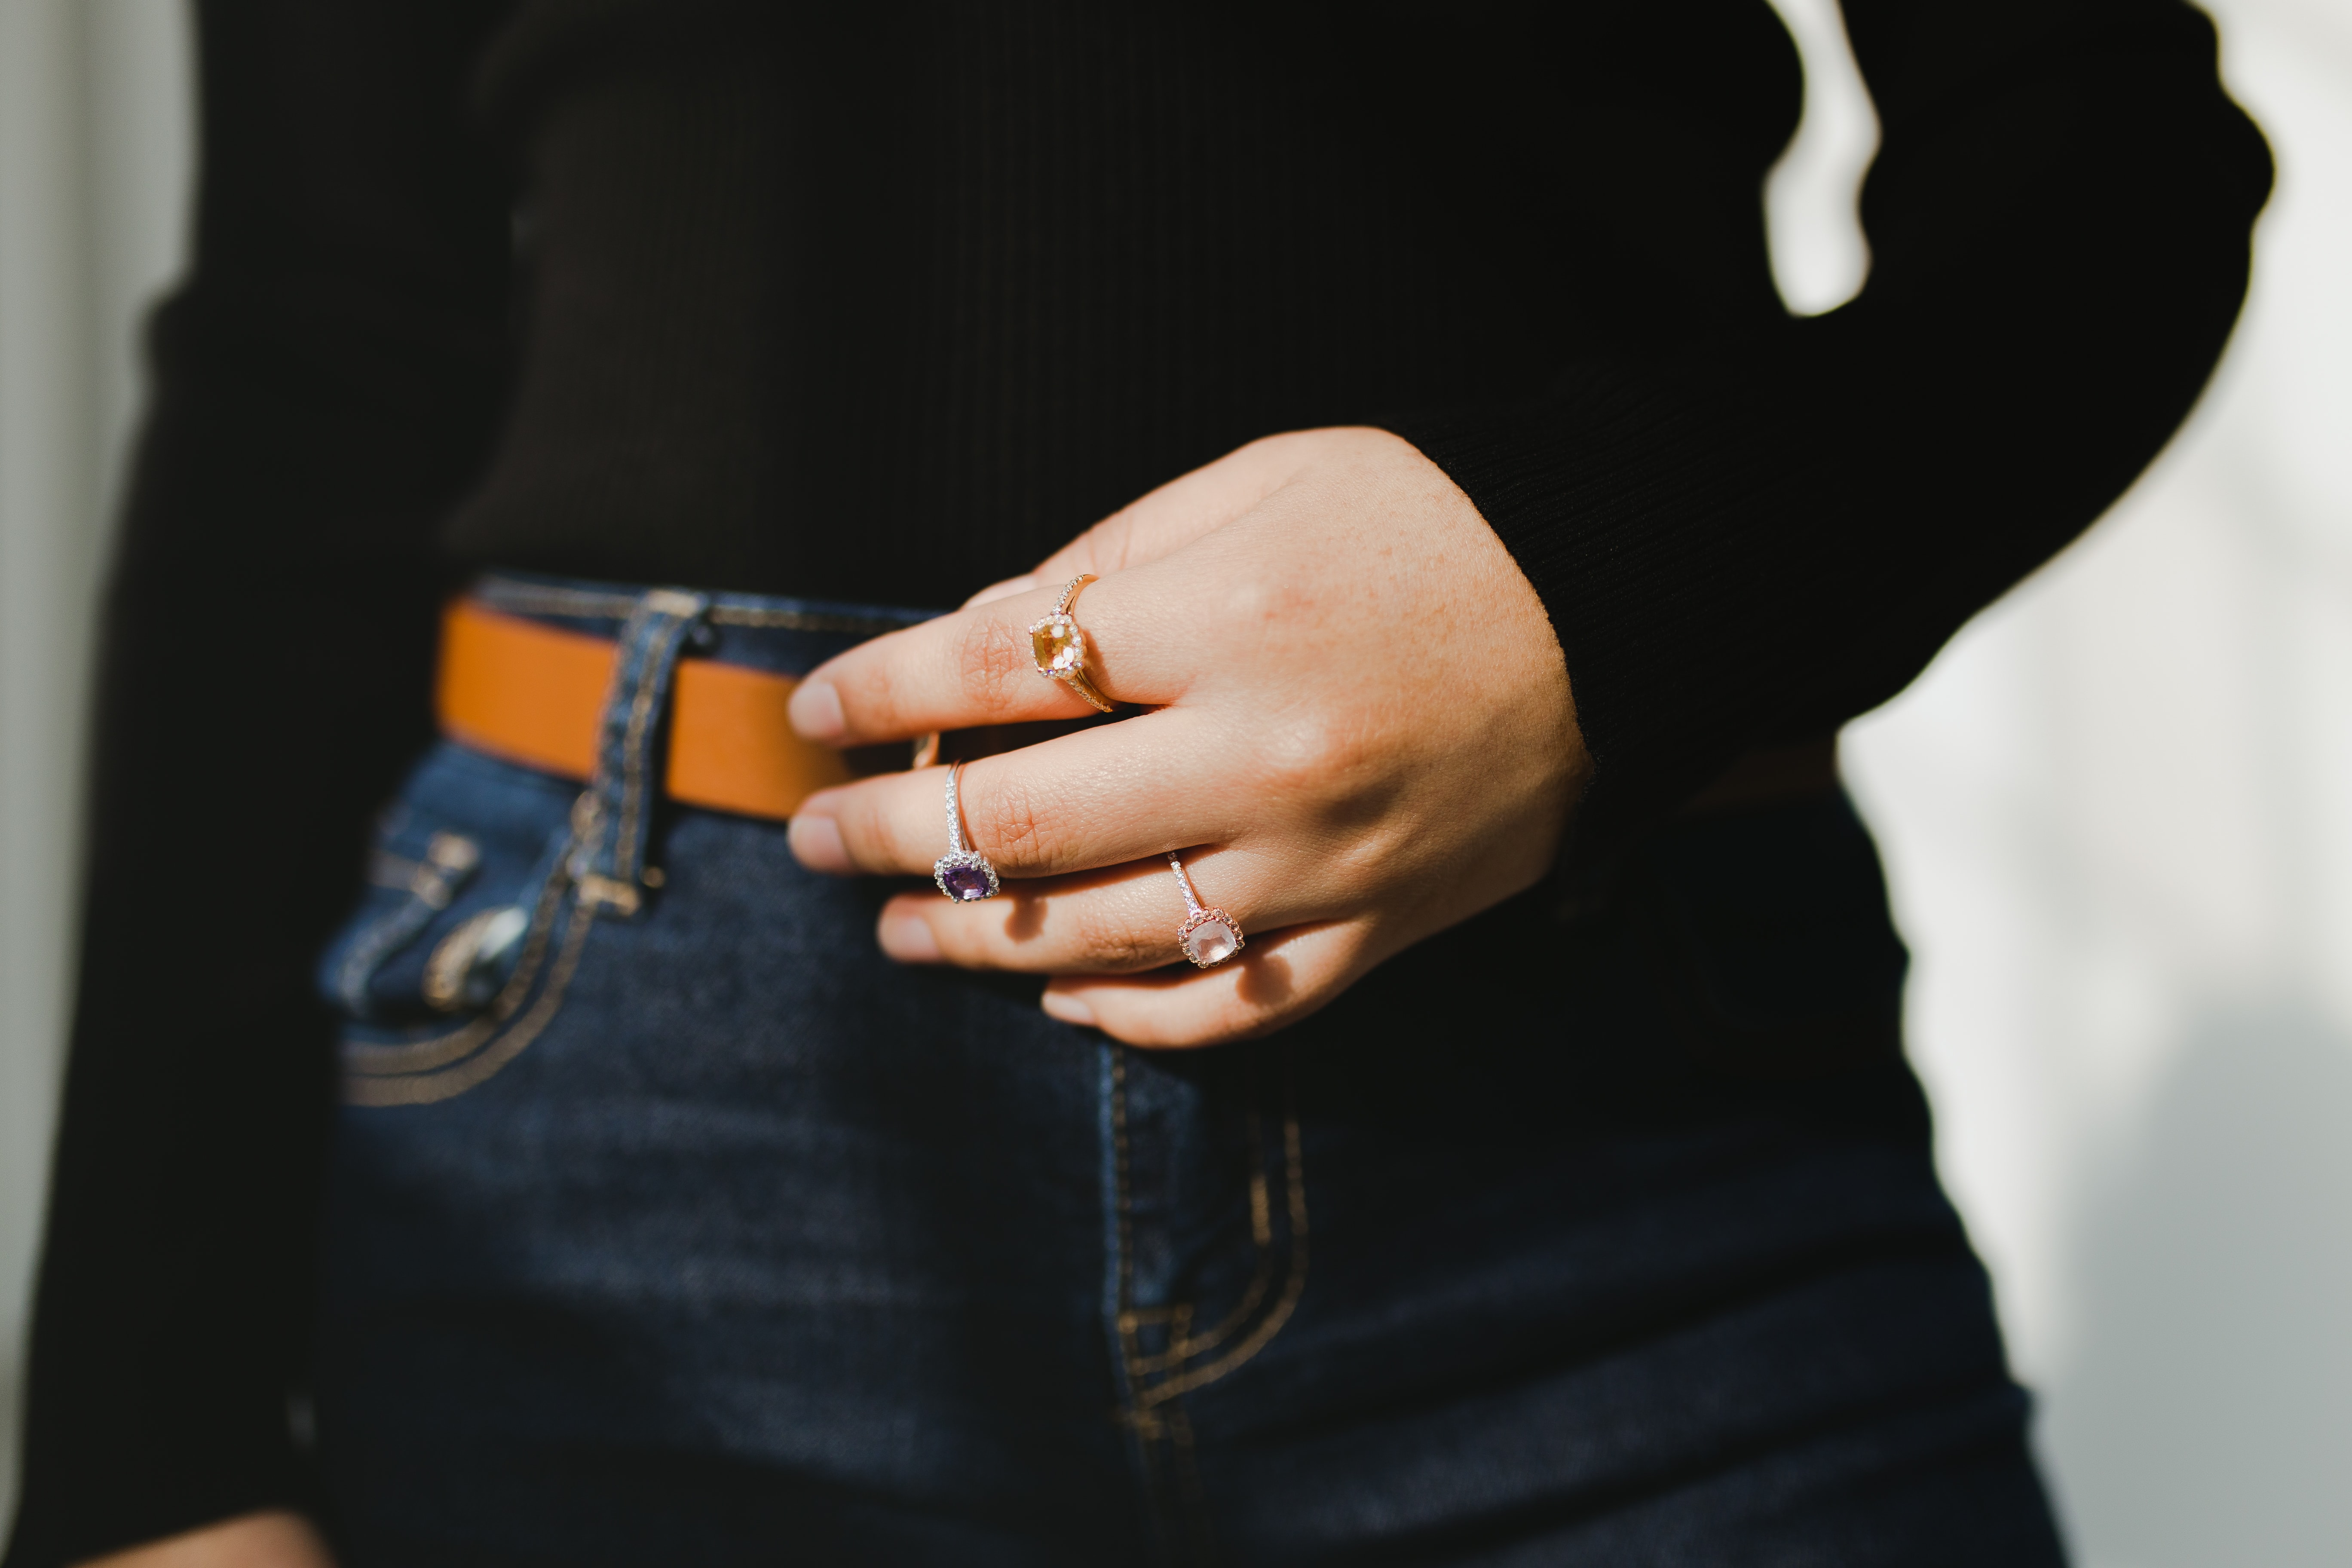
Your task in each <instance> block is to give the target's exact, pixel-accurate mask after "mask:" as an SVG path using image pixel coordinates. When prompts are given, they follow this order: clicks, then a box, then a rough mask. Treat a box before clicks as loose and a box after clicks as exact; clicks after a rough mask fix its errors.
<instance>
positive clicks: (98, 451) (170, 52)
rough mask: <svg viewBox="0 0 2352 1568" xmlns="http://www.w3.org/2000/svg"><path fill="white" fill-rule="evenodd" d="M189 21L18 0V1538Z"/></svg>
mask: <svg viewBox="0 0 2352 1568" xmlns="http://www.w3.org/2000/svg"><path fill="white" fill-rule="evenodd" d="M185 30H186V29H185V22H184V17H183V16H182V15H181V12H180V9H179V6H178V5H177V4H176V3H175V0H0V872H5V875H0V889H5V890H0V1520H5V1518H6V1517H7V1515H8V1510H9V1500H10V1498H11V1497H12V1496H13V1494H14V1489H15V1486H16V1421H15V1419H14V1412H15V1406H16V1362H17V1355H16V1347H17V1345H18V1344H19V1342H20V1340H21V1336H22V1333H23V1329H24V1298H25V1290H26V1284H27V1275H28V1272H29V1268H30V1265H31V1258H32V1252H33V1248H34V1245H35V1242H36V1240H37V1234H38V1231H39V1226H40V1206H41V1199H42V1187H43V1184H44V1180H45V1177H46V1175H47V1165H48V1150H49V1122H50V1115H51V1108H52V1102H53V1100H54V1099H55V1093H56V1081H57V1065H58V1044H59V1040H60V1038H61V1037H62V1035H63V1032H64V1024H65V997H66V979H67V971H68V963H70V959H71V953H70V942H71V933H72V931H73V918H72V913H71V911H72V908H73V882H74V865H75V860H76V856H77V854H78V847H77V844H76V830H77V823H76V816H77V807H78V805H79V793H80V775H81V751H82V731H83V722H82V720H83V713H82V710H83V704H84V688H85V686H86V684H87V679H88V670H89V625H90V605H91V598H92V592H93V588H94V585H95V584H96V581H97V576H98V573H99V570H100V565H101V563H102V562H103V559H104V555H105V542H106V537H107V529H106V520H107V518H108V517H109V515H110V510H111V508H112V505H113V501H114V496H115V485H116V481H117V479H118V476H119V471H120V469H121V452H122V448H123V445H124V442H125V439H126V437H127V435H128V431H129V427H130V423H131V418H132V416H133V411H134V409H135V406H136V404H137V400H138V378H137V375H136V373H135V363H136V362H135V360H134V358H133V352H132V332H133V325H134V322H135V321H136V318H137V316H138V314H139V311H140V309H141V307H142V304H143V303H144V302H145V301H146V300H148V299H149V298H151V297H152V294H153V293H154V291H155V289H157V288H158V287H159V286H160V284H161V283H162V281H163V279H165V278H167V277H168V276H169V275H170V274H171V273H172V271H173V269H174V268H176V266H177V264H178V257H179V254H180V249H181V241H182V230H183V227H184V225H183V222H182V219H183V216H184V205H185V189H186V184H187V158H188V142H189V110H190V94H189V90H188V88H189V84H188V81H187V70H186V57H187V47H186V40H185V37H184V34H185Z"/></svg>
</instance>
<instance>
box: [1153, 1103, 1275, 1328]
mask: <svg viewBox="0 0 2352 1568" xmlns="http://www.w3.org/2000/svg"><path fill="white" fill-rule="evenodd" d="M1249 1151H1250V1241H1251V1243H1252V1245H1254V1246H1255V1247H1256V1249H1257V1267H1256V1268H1254V1269H1253V1270H1252V1271H1251V1273H1250V1282H1249V1285H1248V1287H1247V1288H1246V1289H1244V1290H1243V1291H1242V1296H1241V1300H1239V1301H1237V1302H1235V1303H1234V1310H1232V1311H1230V1312H1227V1313H1226V1314H1225V1316H1224V1320H1223V1321H1222V1322H1220V1323H1218V1324H1217V1325H1216V1327H1214V1328H1213V1329H1211V1330H1209V1331H1208V1332H1206V1333H1204V1334H1201V1335H1199V1336H1197V1337H1196V1336H1194V1335H1193V1334H1192V1332H1191V1331H1190V1330H1191V1327H1192V1303H1191V1302H1189V1301H1187V1302H1184V1303H1181V1305H1179V1306H1177V1307H1174V1308H1172V1309H1166V1310H1163V1311H1161V1312H1160V1313H1149V1312H1139V1313H1138V1314H1137V1321H1138V1322H1139V1323H1140V1322H1170V1321H1172V1322H1174V1323H1175V1324H1176V1331H1175V1334H1174V1336H1173V1338H1172V1339H1171V1342H1170V1343H1169V1346H1168V1348H1167V1349H1166V1350H1164V1351H1161V1352H1160V1353H1159V1354H1157V1355H1149V1356H1144V1357H1141V1358H1140V1359H1139V1360H1138V1361H1137V1362H1136V1363H1135V1364H1136V1368H1137V1370H1138V1371H1140V1372H1165V1371H1167V1370H1169V1369H1170V1368H1171V1367H1181V1366H1182V1365H1183V1364H1184V1363H1186V1362H1188V1361H1198V1360H1199V1359H1200V1358H1201V1357H1202V1356H1204V1355H1206V1354H1208V1353H1209V1352H1211V1351H1213V1350H1215V1349H1216V1348H1217V1347H1218V1346H1219V1345H1221V1344H1223V1343H1224V1342H1226V1341H1227V1340H1229V1339H1231V1338H1233V1336H1234V1334H1235V1333H1236V1332H1237V1331H1239V1330H1240V1329H1241V1326H1242V1325H1243V1324H1244V1323H1245V1322H1247V1321H1249V1316H1250V1314H1251V1313H1252V1312H1255V1310H1257V1308H1258V1304H1259V1303H1260V1302H1262V1301H1264V1300H1265V1293H1266V1291H1267V1290H1268V1289H1271V1288H1272V1286H1273V1284H1274V1229H1273V1222H1272V1219H1271V1217H1270V1215H1269V1214H1268V1212H1267V1197H1266V1182H1265V1115H1264V1113H1263V1112H1262V1111H1261V1110H1260V1109H1259V1107H1258V1105H1257V1102H1256V1100H1255V1096H1253V1097H1252V1100H1251V1103H1250V1108H1249Z"/></svg>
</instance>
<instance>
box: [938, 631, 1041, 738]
mask: <svg viewBox="0 0 2352 1568" xmlns="http://www.w3.org/2000/svg"><path fill="white" fill-rule="evenodd" d="M956 668H958V669H960V670H961V671H962V672H963V680H964V695H965V697H966V699H967V700H970V701H971V703H972V704H973V705H974V706H975V707H977V708H978V709H979V710H981V711H982V712H984V713H990V714H997V713H1005V712H1010V711H1013V710H1014V708H1015V706H1016V698H1017V697H1018V695H1019V694H1020V690H1021V689H1020V688H1019V687H1018V686H1016V685H1015V684H1014V682H1015V681H1016V680H1017V679H1019V678H1021V677H1024V676H1026V677H1027V678H1028V679H1031V680H1033V681H1034V680H1035V679H1037V663H1036V660H1035V658H1033V657H1032V656H1031V654H1030V651H1029V645H1028V640H1027V639H1026V638H1025V637H1023V636H1022V635H1021V631H1020V628H1019V627H1017V626H1013V624H1012V623H1010V622H1009V621H1003V620H998V619H996V618H994V617H992V616H975V617H974V618H972V619H971V621H970V622H969V623H967V624H966V625H965V626H964V627H963V629H962V630H961V631H960V632H959V633H958V634H957V637H956Z"/></svg>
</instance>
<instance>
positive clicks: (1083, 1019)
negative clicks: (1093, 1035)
mask: <svg viewBox="0 0 2352 1568" xmlns="http://www.w3.org/2000/svg"><path fill="white" fill-rule="evenodd" d="M1038 1005H1039V1006H1042V1007H1043V1008H1045V1016H1047V1017H1048V1018H1059V1019H1060V1020H1061V1021H1062V1022H1063V1023H1065V1024H1076V1025H1079V1026H1084V1027H1092V1026H1093V1024H1094V1021H1095V1010H1094V1009H1093V1008H1092V1007H1089V1006H1087V1004H1086V999H1085V998H1084V997H1080V996H1073V995H1071V994H1069V993H1068V992H1066V991H1055V990H1054V989H1052V988H1051V987H1048V988H1047V989H1046V992H1045V996H1044V998H1043V999H1042V1000H1041V1001H1040V1002H1039V1003H1038Z"/></svg>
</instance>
